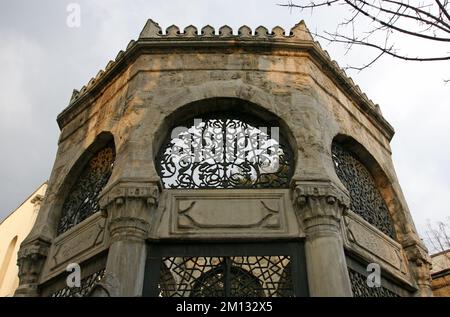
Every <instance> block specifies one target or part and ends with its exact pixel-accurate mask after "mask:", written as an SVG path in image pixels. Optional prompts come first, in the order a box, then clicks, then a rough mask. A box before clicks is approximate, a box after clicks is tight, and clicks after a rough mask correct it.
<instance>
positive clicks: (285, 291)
mask: <svg viewBox="0 0 450 317" xmlns="http://www.w3.org/2000/svg"><path fill="white" fill-rule="evenodd" d="M148 248H149V250H148V257H147V262H146V269H145V278H144V292H143V295H144V296H151V297H158V296H159V297H217V296H220V297H294V296H298V297H300V296H308V281H307V276H306V264H305V262H306V261H305V253H304V252H305V251H304V244H303V242H302V241H298V242H268V243H211V244H210V243H198V244H149V246H148Z"/></svg>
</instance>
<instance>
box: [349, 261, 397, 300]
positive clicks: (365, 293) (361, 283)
mask: <svg viewBox="0 0 450 317" xmlns="http://www.w3.org/2000/svg"><path fill="white" fill-rule="evenodd" d="M348 273H349V276H350V282H351V284H352V292H353V296H354V297H400V296H399V295H397V294H395V293H394V292H392V291H391V290H389V289H387V288H385V287H383V286H380V287H369V286H368V285H367V278H366V277H365V276H364V275H363V274H361V273H358V272H356V271H354V270H352V269H350V268H349V269H348Z"/></svg>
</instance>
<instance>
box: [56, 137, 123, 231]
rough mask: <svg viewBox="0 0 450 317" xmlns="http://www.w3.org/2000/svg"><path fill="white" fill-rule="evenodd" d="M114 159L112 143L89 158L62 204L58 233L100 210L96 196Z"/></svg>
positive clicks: (110, 170) (107, 176) (108, 174)
mask: <svg viewBox="0 0 450 317" xmlns="http://www.w3.org/2000/svg"><path fill="white" fill-rule="evenodd" d="M114 160H115V150H114V146H113V145H108V146H106V147H104V148H103V149H101V150H99V151H98V152H97V153H96V154H95V155H94V157H93V158H91V159H90V160H89V162H88V163H87V164H86V166H85V167H84V169H83V171H82V172H81V174H80V175H79V177H78V179H77V181H76V183H75V184H74V185H73V186H72V189H71V191H70V193H69V194H68V196H67V198H66V200H65V202H64V204H63V207H62V217H61V220H60V222H59V224H58V234H61V233H63V232H66V231H67V230H69V229H70V228H72V227H73V226H75V225H77V224H78V223H80V222H81V221H83V220H84V219H86V218H88V217H89V216H91V215H93V214H94V213H96V212H98V211H99V210H100V206H99V203H98V196H99V194H100V192H101V190H102V189H103V187H104V186H105V185H106V183H107V182H108V179H109V177H110V176H111V173H112V169H113V165H114Z"/></svg>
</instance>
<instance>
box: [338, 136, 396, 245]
mask: <svg viewBox="0 0 450 317" xmlns="http://www.w3.org/2000/svg"><path fill="white" fill-rule="evenodd" d="M332 155H333V161H334V166H335V170H336V174H337V176H338V177H339V179H340V180H341V182H342V183H343V184H344V186H345V187H346V188H347V189H348V191H349V193H350V198H351V206H350V208H351V210H352V211H353V212H355V213H357V214H358V215H360V216H361V217H362V218H363V219H364V220H366V221H367V222H369V223H370V224H372V225H373V226H375V227H376V228H378V229H379V230H381V231H382V232H384V233H385V234H387V235H388V236H390V237H391V238H395V229H394V225H393V223H392V219H391V215H390V214H389V210H388V209H387V206H386V203H385V202H384V199H383V197H382V196H381V194H380V192H379V190H378V188H377V186H376V184H375V181H374V179H373V177H372V175H371V174H370V172H369V171H368V170H367V168H366V167H365V166H364V165H363V164H362V163H361V162H360V161H359V160H358V159H357V158H356V157H355V156H354V155H353V154H352V153H350V152H349V151H347V150H346V149H345V148H344V147H342V146H341V145H339V144H336V143H334V144H333V146H332Z"/></svg>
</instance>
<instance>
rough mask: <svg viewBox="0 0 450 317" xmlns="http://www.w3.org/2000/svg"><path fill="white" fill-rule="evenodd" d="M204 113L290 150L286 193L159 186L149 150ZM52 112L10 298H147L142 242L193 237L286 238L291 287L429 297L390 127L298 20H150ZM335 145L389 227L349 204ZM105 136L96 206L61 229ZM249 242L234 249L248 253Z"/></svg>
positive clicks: (148, 256)
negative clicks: (49, 156)
mask: <svg viewBox="0 0 450 317" xmlns="http://www.w3.org/2000/svg"><path fill="white" fill-rule="evenodd" d="M219 110H220V111H228V112H239V113H240V114H241V115H242V116H244V117H252V116H255V117H258V118H260V119H262V120H266V121H267V122H270V123H271V124H272V125H276V126H278V127H280V129H281V131H282V132H283V133H284V135H285V136H286V140H287V143H288V146H289V147H290V149H291V150H292V154H293V155H292V156H293V158H292V161H291V164H292V165H293V166H292V171H293V172H292V175H291V177H290V179H289V186H288V187H283V188H269V189H267V188H265V189H260V188H253V189H248V188H247V189H239V188H235V189H182V188H178V189H177V188H175V189H171V188H164V184H163V182H162V181H161V176H160V171H159V168H160V167H159V165H158V162H157V159H156V157H157V155H158V152H159V151H160V148H161V147H162V146H163V144H164V142H165V140H166V139H167V137H168V135H170V132H171V129H172V128H173V127H175V126H176V125H177V124H179V123H180V122H182V121H183V120H185V119H186V118H188V117H193V116H202V115H203V114H207V113H210V112H214V111H219ZM57 121H58V124H59V127H60V129H61V134H60V138H59V144H58V152H57V156H56V159H55V163H54V166H53V170H52V173H51V177H50V180H49V182H48V189H47V194H46V197H45V199H44V202H43V204H42V207H41V211H40V214H39V218H38V220H37V222H36V224H35V226H34V228H33V230H32V232H31V233H30V235H29V236H28V238H27V239H26V240H25V241H24V243H22V246H21V249H20V252H19V265H20V273H19V275H20V286H19V288H18V289H17V291H16V296H64V295H68V294H71V295H74V294H75V293H77V294H78V295H90V296H147V295H149V294H152V290H151V287H152V285H150V284H149V283H150V282H148V281H150V280H151V279H152V277H149V275H151V272H150V271H151V270H150V271H149V265H151V262H152V261H154V258H155V256H154V255H153V254H152V252H153V250H159V249H161V250H163V251H164V250H166V249H167V250H172V249H171V248H172V247H173V246H174V245H181V246H184V248H185V249H186V250H190V249H189V245H190V244H192V245H200V246H201V245H202V243H205V242H207V243H213V245H212V246H210V247H209V248H208V250H209V251H207V252H206V251H205V252H206V253H204V254H215V253H214V250H232V249H233V245H234V246H236V247H237V249H238V248H239V247H243V245H247V244H250V245H258V244H259V245H261V244H263V245H264V244H270V243H294V245H295V246H297V247H298V249H295V248H296V247H294V249H295V251H294V253H295V254H298V255H299V259H297V260H295V261H292V262H291V266H293V265H296V266H297V267H296V268H295V269H294V270H293V272H295V273H296V274H297V275H299V276H298V277H295V278H294V279H295V281H296V282H295V283H297V284H298V285H296V286H294V288H293V289H294V292H293V294H294V296H352V295H354V296H358V295H360V296H362V295H369V296H370V295H373V296H377V295H381V296H390V295H393V296H395V295H398V296H428V295H430V294H431V293H430V277H429V264H430V263H429V258H428V257H427V252H426V249H425V247H424V246H423V244H422V242H421V240H420V238H419V237H418V235H417V232H416V230H415V228H414V224H413V221H412V219H411V216H410V212H409V210H408V206H407V203H406V201H405V199H404V197H403V194H402V191H401V188H400V185H399V183H398V180H397V177H396V174H395V170H394V166H393V163H392V159H391V148H390V145H389V143H390V141H391V139H392V137H393V135H394V130H393V128H392V127H391V125H390V124H389V123H388V122H387V121H386V120H385V119H384V118H383V116H382V114H381V111H380V108H379V106H378V105H376V104H374V103H373V102H372V101H371V100H370V99H368V97H367V96H366V95H365V94H364V93H363V92H362V91H361V90H360V89H359V87H358V86H356V85H355V84H354V83H353V81H352V79H351V78H349V77H348V76H347V75H346V73H345V72H344V71H343V70H342V69H341V68H340V67H339V66H338V65H337V63H336V62H335V61H333V60H331V59H330V57H329V55H328V53H327V52H326V51H324V50H323V49H322V48H321V46H320V44H319V43H318V42H315V41H314V39H313V37H312V36H311V34H310V32H309V31H308V29H307V27H306V25H305V24H304V22H303V21H302V22H300V23H299V24H297V25H295V26H294V27H293V28H292V30H290V32H289V31H285V30H283V29H282V28H281V27H275V28H274V29H273V30H272V31H268V30H267V29H266V28H265V27H262V26H261V27H258V28H257V29H256V30H255V31H252V30H251V29H250V28H249V27H247V26H244V27H242V28H240V29H239V32H238V34H235V33H234V32H233V30H232V29H231V28H230V27H228V26H224V27H221V28H220V29H219V30H218V31H216V30H214V28H212V27H211V26H205V27H203V28H202V29H201V31H200V32H199V31H198V30H197V28H195V27H194V26H188V27H186V28H185V29H184V31H183V32H181V31H180V28H178V27H177V26H170V27H169V28H167V30H166V32H165V33H164V32H163V31H162V29H161V27H160V26H159V25H158V24H157V23H155V22H154V21H152V20H149V21H148V22H147V23H146V25H145V27H144V29H143V30H142V32H141V34H140V36H139V38H138V39H137V40H136V41H131V42H130V43H129V45H128V46H127V48H126V50H125V51H121V52H120V53H119V54H118V55H117V57H116V59H115V60H114V61H111V62H109V63H108V65H107V66H106V68H105V69H104V70H102V71H100V72H99V73H98V75H97V76H96V77H95V78H93V79H91V80H90V81H89V83H88V84H87V86H85V87H83V88H81V89H80V90H79V91H78V90H74V92H73V95H72V98H71V100H70V104H69V105H68V107H67V108H66V109H65V110H64V111H63V112H62V113H61V114H60V115H59V116H58V118H57ZM335 142H337V143H339V144H341V145H342V146H343V147H345V148H346V149H347V150H348V151H349V153H352V154H351V155H352V156H353V157H355V159H357V160H358V161H359V162H361V165H362V166H364V168H365V169H366V170H367V171H368V173H369V174H370V175H371V179H373V180H372V181H371V182H372V183H373V186H375V187H376V191H377V193H379V195H380V197H381V199H382V200H383V206H385V209H386V211H385V212H386V213H387V216H386V217H388V218H389V219H391V220H390V221H391V222H392V228H393V229H392V230H393V231H392V232H393V233H392V234H389V232H383V230H380V228H377V225H376V223H371V222H370V219H372V218H370V217H369V218H367V219H365V217H364V214H362V215H361V214H358V213H357V212H355V210H352V208H353V206H354V198H355V197H354V196H352V195H353V193H352V190H351V188H349V187H348V184H347V185H346V183H345V182H344V180H343V179H342V178H341V177H340V176H339V175H338V174H337V170H336V168H337V166H336V164H335V162H334V160H333V155H334V154H333V153H332V144H334V143H335ZM111 143H112V144H113V150H114V151H115V156H114V164H113V167H112V169H111V171H110V175H108V178H107V179H105V184H103V185H104V186H102V188H101V192H99V193H98V197H95V198H96V199H98V204H99V205H98V210H99V211H98V212H95V213H93V214H92V215H90V216H88V217H86V218H85V219H83V220H82V221H81V222H77V223H73V226H71V227H70V228H68V229H67V230H65V231H63V232H61V231H60V230H59V229H58V228H59V227H58V226H59V224H60V222H61V218H62V217H63V213H64V211H63V210H64V209H65V208H67V200H68V197H73V196H70V195H72V194H73V191H74V190H81V189H80V188H75V189H74V186H75V187H76V184H78V183H77V179H79V178H80V175H82V173H83V170H84V169H85V168H86V166H87V164H88V163H87V162H92V158H93V157H94V156H95V153H97V151H98V150H99V149H101V148H102V147H104V146H105V145H106V144H111ZM90 160H91V161H90ZM89 164H90V163H89ZM358 164H359V163H358ZM350 183H352V182H350ZM353 183H357V184H356V185H355V186H362V185H360V184H361V183H362V182H360V181H354V182H353ZM372 183H371V184H372ZM358 184H359V185H358ZM372 190H373V189H372ZM377 195H378V194H377ZM74 197H76V195H75V196H74ZM370 212H378V211H369V213H370ZM155 245H156V246H157V247H154V246H155ZM165 245H167V248H166V249H164V248H165ZM230 245H231V248H228V246H230ZM222 246H223V247H222ZM158 248H159V249H158ZM214 248H217V249H214ZM244 249H245V250H249V249H248V248H247V249H246V248H244ZM256 249H257V250H259V248H256ZM256 249H255V250H256ZM173 250H175V248H173ZM199 250H201V247H200V249H199ZM211 250H212V251H211ZM252 250H253V249H252ZM261 250H262V251H258V252H256V251H255V252H256V253H252V254H244V253H245V252H244V251H242V252H244V253H242V254H241V253H240V254H238V255H239V256H247V255H251V256H254V258H255V259H256V258H257V256H259V255H261V254H264V253H261V252H264V248H262V249H261ZM286 250H288V249H286ZM289 250H290V249H289ZM154 252H157V251H154ZM158 252H159V251H158ZM168 252H169V251H167V252H166V253H167V254H166V253H165V251H164V252H162V253H161V254H166V256H169V255H170V254H169V253H168ZM186 252H188V251H186ZM217 252H218V253H217V255H219V253H220V252H219V251H217ZM221 252H222V251H221ZM223 252H224V253H223V254H222V256H224V257H225V256H227V257H229V256H232V255H233V254H228V253H227V252H229V251H223ZM252 252H253V251H252ZM270 252H273V251H270ZM283 252H284V251H283ZM286 252H287V251H286ZM260 253H261V254H260ZM155 254H156V253H155ZM158 254H159V253H158ZM186 254H190V253H189V252H188V253H186ZM173 255H174V256H175V255H181V254H173ZM191 255H192V254H191ZM269 255H271V256H272V255H274V254H269ZM280 255H281V254H278V256H280ZM164 259H166V261H167V259H168V258H167V257H166V258H164ZM164 259H163V261H164ZM71 263H77V264H79V265H80V267H81V278H82V282H83V283H85V284H86V285H84V286H83V287H85V288H83V289H82V290H79V289H78V290H77V291H76V292H75V291H72V290H70V288H68V286H67V285H66V284H65V282H66V279H65V278H66V276H67V274H68V273H67V271H66V269H67V266H68V265H69V264H71ZM158 263H159V262H158ZM370 263H375V264H377V265H378V266H379V267H380V268H381V287H379V288H376V289H370V287H369V286H368V285H366V283H365V282H366V277H367V275H368V272H367V270H366V268H367V265H368V264H370ZM149 272H150V273H149ZM156 278H157V277H156ZM280 279H281V277H280ZM87 284H89V285H87ZM277 294H281V293H277ZM75 295H76V294H75Z"/></svg>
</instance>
